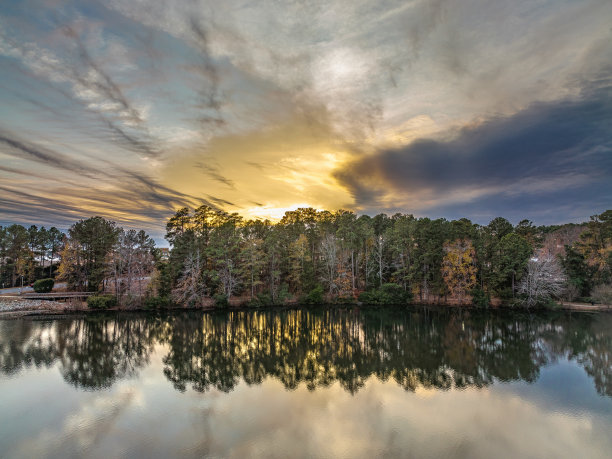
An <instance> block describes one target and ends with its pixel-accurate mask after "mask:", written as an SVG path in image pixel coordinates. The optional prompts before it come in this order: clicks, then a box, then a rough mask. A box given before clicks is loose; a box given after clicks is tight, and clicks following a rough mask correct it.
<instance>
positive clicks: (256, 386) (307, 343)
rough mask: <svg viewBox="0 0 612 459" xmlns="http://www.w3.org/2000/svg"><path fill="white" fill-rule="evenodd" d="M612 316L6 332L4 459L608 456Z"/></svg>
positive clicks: (68, 322)
mask: <svg viewBox="0 0 612 459" xmlns="http://www.w3.org/2000/svg"><path fill="white" fill-rule="evenodd" d="M611 431H612V315H611V314H606V313H599V314H588V313H579V314H576V313H573V314H570V313H555V314H525V313H518V312H511V311H510V312H495V311H492V312H491V311H473V310H472V311H466V310H458V309H428V308H413V309H409V310H406V309H394V308H382V309H368V308H361V309H357V308H355V309H352V308H351V309H331V310H300V309H297V310H289V311H280V310H276V311H242V312H223V313H202V312H189V313H187V312H178V313H172V314H112V315H109V314H100V315H88V316H85V317H69V318H65V319H55V320H49V319H44V320H32V319H21V320H5V321H0V451H1V452H2V453H1V454H0V455H1V456H2V457H67V456H75V455H79V456H83V455H86V456H88V457H99V458H108V457H170V456H179V455H180V456H185V457H237V458H242V457H351V458H352V457H482V458H490V457H496V458H504V457H508V458H514V457H555V458H557V457H572V458H573V457H592V458H596V457H609V453H610V451H612V436H610V432H611Z"/></svg>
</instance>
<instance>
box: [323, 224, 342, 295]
mask: <svg viewBox="0 0 612 459" xmlns="http://www.w3.org/2000/svg"><path fill="white" fill-rule="evenodd" d="M321 254H322V255H323V259H324V260H325V270H324V271H323V275H322V279H323V281H324V282H325V283H326V284H327V285H328V287H329V293H334V292H335V291H336V283H335V279H336V277H337V276H336V268H337V266H338V261H337V256H338V241H337V239H336V236H334V235H333V234H326V235H325V237H323V240H322V241H321Z"/></svg>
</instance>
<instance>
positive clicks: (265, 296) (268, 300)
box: [247, 292, 274, 308]
mask: <svg viewBox="0 0 612 459" xmlns="http://www.w3.org/2000/svg"><path fill="white" fill-rule="evenodd" d="M273 304H274V302H273V301H272V296H271V295H270V294H269V293H267V292H261V293H258V294H257V296H255V297H254V298H253V299H252V300H250V301H249V302H248V303H247V306H249V307H250V308H260V307H262V306H272V305H273Z"/></svg>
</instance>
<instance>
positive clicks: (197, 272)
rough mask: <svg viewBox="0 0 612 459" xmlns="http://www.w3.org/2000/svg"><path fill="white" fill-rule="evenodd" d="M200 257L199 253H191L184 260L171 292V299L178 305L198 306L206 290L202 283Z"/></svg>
mask: <svg viewBox="0 0 612 459" xmlns="http://www.w3.org/2000/svg"><path fill="white" fill-rule="evenodd" d="M202 269H203V264H202V257H201V256H200V251H199V250H197V251H196V252H195V253H193V252H191V253H189V255H188V256H187V259H186V260H185V264H184V266H183V271H182V274H181V277H180V279H179V281H178V283H177V285H176V287H175V288H174V289H173V290H172V298H173V299H174V301H176V302H177V303H180V304H188V305H190V306H196V305H200V304H201V302H202V299H203V298H204V295H205V294H206V288H205V286H204V282H203V281H202V279H201V277H202Z"/></svg>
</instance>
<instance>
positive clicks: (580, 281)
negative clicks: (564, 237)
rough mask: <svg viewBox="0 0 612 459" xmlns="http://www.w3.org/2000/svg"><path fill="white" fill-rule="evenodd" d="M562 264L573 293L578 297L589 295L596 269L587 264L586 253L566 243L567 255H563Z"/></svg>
mask: <svg viewBox="0 0 612 459" xmlns="http://www.w3.org/2000/svg"><path fill="white" fill-rule="evenodd" d="M561 265H562V266H563V269H564V271H565V274H566V275H567V278H568V284H569V287H570V290H574V292H572V293H575V295H576V296H578V297H580V296H586V295H588V294H589V292H590V291H591V285H592V283H593V275H594V271H595V270H594V269H593V267H591V266H589V265H588V264H587V262H586V258H585V256H584V254H583V253H581V252H580V251H579V250H577V249H575V248H574V247H572V246H569V245H566V246H565V256H564V257H561ZM571 299H572V298H570V300H571Z"/></svg>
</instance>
